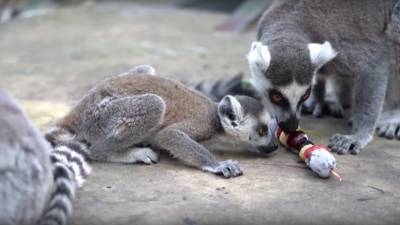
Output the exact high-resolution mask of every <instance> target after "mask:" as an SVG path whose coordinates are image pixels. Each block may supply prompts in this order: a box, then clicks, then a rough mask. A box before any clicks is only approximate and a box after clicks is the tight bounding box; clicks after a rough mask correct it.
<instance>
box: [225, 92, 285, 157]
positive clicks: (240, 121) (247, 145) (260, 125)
mask: <svg viewBox="0 0 400 225" xmlns="http://www.w3.org/2000/svg"><path fill="white" fill-rule="evenodd" d="M218 116H219V119H220V122H221V125H222V127H223V129H224V131H225V132H224V133H225V135H224V138H225V140H224V142H231V143H234V144H235V145H236V147H238V148H244V149H246V150H249V151H253V152H257V153H264V154H265V153H271V152H273V151H275V150H276V149H277V148H278V143H277V141H276V139H275V138H274V132H275V129H276V126H277V125H276V122H275V120H274V119H272V118H271V115H270V113H269V111H268V110H266V109H265V108H264V107H263V105H262V104H261V102H260V101H258V100H256V99H255V98H252V97H249V96H235V97H234V96H231V95H227V96H225V97H224V98H223V99H222V100H221V101H220V102H219V104H218ZM234 147H235V146H234Z"/></svg>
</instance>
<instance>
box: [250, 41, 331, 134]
mask: <svg viewBox="0 0 400 225" xmlns="http://www.w3.org/2000/svg"><path fill="white" fill-rule="evenodd" d="M279 47H280V48H279ZM335 56H336V52H335V51H334V50H333V48H332V47H331V45H330V44H329V42H325V43H324V44H309V45H308V46H306V45H305V46H298V44H297V45H295V44H294V45H293V46H283V47H282V46H279V45H278V47H277V46H274V47H273V48H271V49H270V48H269V47H268V46H266V45H264V44H262V43H261V42H253V44H252V46H251V49H250V52H249V54H248V56H247V59H248V63H249V67H250V72H251V75H252V82H253V85H254V86H255V88H256V89H257V90H258V92H259V93H260V94H261V96H262V102H263V103H264V105H266V107H267V108H269V109H271V113H273V114H274V116H275V117H276V119H277V121H278V125H279V127H281V128H282V129H283V130H284V131H285V132H287V133H290V132H293V131H295V130H296V129H297V128H298V126H299V119H300V112H301V106H302V104H303V103H304V102H305V101H306V100H307V99H308V97H309V96H310V94H311V85H312V83H313V80H314V79H313V78H314V76H315V73H316V71H317V70H318V69H320V68H321V67H322V66H323V65H324V64H325V63H327V62H329V61H330V60H332V59H333V58H334V57H335Z"/></svg>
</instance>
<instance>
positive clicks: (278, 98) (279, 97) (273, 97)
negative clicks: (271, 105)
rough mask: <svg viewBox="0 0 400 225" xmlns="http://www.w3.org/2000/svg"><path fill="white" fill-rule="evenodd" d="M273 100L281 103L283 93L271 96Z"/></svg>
mask: <svg viewBox="0 0 400 225" xmlns="http://www.w3.org/2000/svg"><path fill="white" fill-rule="evenodd" d="M271 100H272V101H273V102H275V103H280V102H281V101H282V95H279V94H273V95H272V96H271Z"/></svg>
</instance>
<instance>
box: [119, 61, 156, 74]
mask: <svg viewBox="0 0 400 225" xmlns="http://www.w3.org/2000/svg"><path fill="white" fill-rule="evenodd" d="M141 74H143V75H153V76H156V75H157V72H156V69H154V67H152V66H150V65H146V64H143V65H138V66H135V67H133V68H132V69H131V70H129V71H128V73H127V74H125V75H141Z"/></svg>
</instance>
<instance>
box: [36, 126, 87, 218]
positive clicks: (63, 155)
mask: <svg viewBox="0 0 400 225" xmlns="http://www.w3.org/2000/svg"><path fill="white" fill-rule="evenodd" d="M63 137H65V136H63ZM46 138H47V140H48V141H49V142H50V143H51V144H52V145H53V151H52V152H51V162H52V165H53V178H54V190H53V193H52V195H51V197H50V200H49V203H48V205H47V208H46V210H45V213H44V215H43V217H42V220H41V222H40V223H39V225H65V224H67V222H68V218H69V217H70V216H71V214H72V201H73V199H74V196H75V190H76V188H77V187H81V186H82V185H83V183H84V182H85V181H86V178H87V177H88V176H89V174H90V172H91V168H90V166H89V165H88V163H87V162H86V160H85V154H86V150H87V145H86V144H84V143H80V142H75V141H73V140H68V141H67V140H58V141H55V139H54V138H56V137H55V136H52V135H51V133H48V134H47V135H46Z"/></svg>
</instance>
